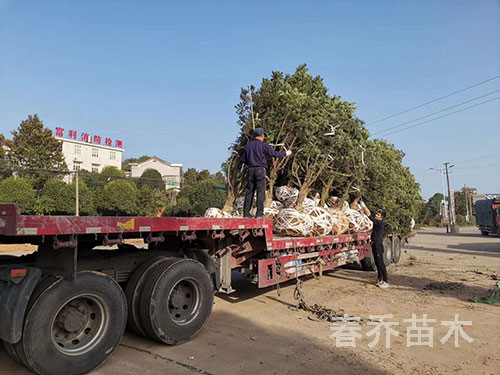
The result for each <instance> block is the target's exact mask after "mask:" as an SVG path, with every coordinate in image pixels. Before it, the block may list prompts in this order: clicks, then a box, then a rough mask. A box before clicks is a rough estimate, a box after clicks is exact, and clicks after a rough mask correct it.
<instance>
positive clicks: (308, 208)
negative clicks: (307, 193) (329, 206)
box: [302, 197, 319, 214]
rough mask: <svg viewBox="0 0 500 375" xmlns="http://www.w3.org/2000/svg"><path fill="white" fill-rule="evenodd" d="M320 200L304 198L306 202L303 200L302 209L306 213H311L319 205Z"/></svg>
mask: <svg viewBox="0 0 500 375" xmlns="http://www.w3.org/2000/svg"><path fill="white" fill-rule="evenodd" d="M318 203H319V201H318V202H316V200H314V199H311V198H307V197H306V198H304V202H302V211H303V212H304V213H306V214H310V213H311V212H312V210H314V209H315V208H316V207H318Z"/></svg>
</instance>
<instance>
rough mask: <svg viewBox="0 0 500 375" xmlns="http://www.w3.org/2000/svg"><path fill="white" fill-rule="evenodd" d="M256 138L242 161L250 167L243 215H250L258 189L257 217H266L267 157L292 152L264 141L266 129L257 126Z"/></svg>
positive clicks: (248, 146)
mask: <svg viewBox="0 0 500 375" xmlns="http://www.w3.org/2000/svg"><path fill="white" fill-rule="evenodd" d="M254 136H255V139H254V140H253V141H250V142H248V144H247V145H246V146H245V150H244V151H243V155H242V161H243V163H245V165H246V166H247V167H248V173H247V187H246V192H245V203H244V205H243V215H244V216H245V217H251V216H250V209H251V208H252V205H253V196H254V193H255V191H257V215H256V216H257V217H258V218H259V217H264V200H265V199H266V168H267V157H268V156H269V157H272V158H284V157H285V156H290V155H291V154H292V152H291V151H290V150H287V151H286V153H285V152H278V151H275V150H274V149H273V148H272V147H271V146H269V145H268V144H267V143H265V142H264V138H265V133H264V129H262V128H256V129H255V130H254Z"/></svg>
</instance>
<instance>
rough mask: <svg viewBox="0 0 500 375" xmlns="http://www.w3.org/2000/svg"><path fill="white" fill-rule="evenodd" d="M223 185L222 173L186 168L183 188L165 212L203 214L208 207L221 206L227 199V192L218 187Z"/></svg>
mask: <svg viewBox="0 0 500 375" xmlns="http://www.w3.org/2000/svg"><path fill="white" fill-rule="evenodd" d="M224 185H225V178H224V176H223V175H222V173H216V174H214V175H213V174H211V173H210V172H209V171H208V170H206V169H204V170H201V171H197V170H196V169H194V168H190V169H188V170H187V171H186V173H185V174H184V183H183V188H182V190H181V191H180V193H179V194H178V195H177V198H176V201H177V204H176V205H175V206H174V207H172V208H171V209H170V210H169V211H167V214H169V215H173V216H203V214H204V213H205V211H206V210H207V208H209V207H222V206H223V205H224V202H225V201H226V199H227V192H226V191H225V190H222V189H220V187H221V186H224Z"/></svg>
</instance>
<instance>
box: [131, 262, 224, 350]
mask: <svg viewBox="0 0 500 375" xmlns="http://www.w3.org/2000/svg"><path fill="white" fill-rule="evenodd" d="M213 301H214V290H213V285H212V281H211V279H210V277H209V275H208V273H207V271H206V269H205V267H204V266H203V265H202V264H201V263H200V262H198V261H196V260H193V259H182V260H180V261H178V262H174V263H172V264H168V263H165V264H162V265H160V266H159V267H158V268H157V269H155V270H154V271H153V272H152V273H151V275H150V276H149V278H148V281H147V282H146V285H144V290H143V292H142V295H141V304H140V309H141V321H142V323H143V325H144V328H145V330H146V332H147V333H148V335H149V336H150V337H151V338H153V339H156V340H158V341H161V342H164V343H166V344H169V345H175V344H178V343H181V342H183V341H186V340H189V339H190V338H191V337H193V336H194V335H196V334H197V333H198V332H199V331H200V330H201V329H202V328H203V326H204V325H205V323H206V322H207V320H208V317H209V316H210V313H211V312H212V305H213Z"/></svg>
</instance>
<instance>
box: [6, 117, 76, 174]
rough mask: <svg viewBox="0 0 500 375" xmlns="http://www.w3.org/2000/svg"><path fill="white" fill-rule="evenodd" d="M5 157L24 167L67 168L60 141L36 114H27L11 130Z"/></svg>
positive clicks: (12, 162) (15, 164) (17, 165)
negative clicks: (16, 127) (15, 127)
mask: <svg viewBox="0 0 500 375" xmlns="http://www.w3.org/2000/svg"><path fill="white" fill-rule="evenodd" d="M7 159H8V160H9V162H10V163H11V164H12V165H13V166H15V167H20V168H24V169H51V170H54V169H55V170H67V166H66V162H65V161H64V155H63V153H62V143H61V142H60V141H58V140H57V139H55V138H54V136H53V134H52V130H50V129H47V128H45V127H44V126H43V123H42V121H41V120H40V119H39V118H38V115H37V114H35V115H33V116H31V115H29V116H28V119H27V120H25V121H22V122H21V124H20V125H19V127H18V129H17V130H14V131H13V132H12V141H11V142H9V151H8V153H7Z"/></svg>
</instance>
